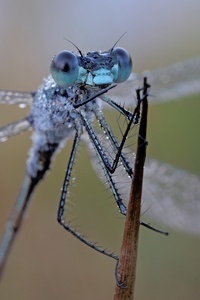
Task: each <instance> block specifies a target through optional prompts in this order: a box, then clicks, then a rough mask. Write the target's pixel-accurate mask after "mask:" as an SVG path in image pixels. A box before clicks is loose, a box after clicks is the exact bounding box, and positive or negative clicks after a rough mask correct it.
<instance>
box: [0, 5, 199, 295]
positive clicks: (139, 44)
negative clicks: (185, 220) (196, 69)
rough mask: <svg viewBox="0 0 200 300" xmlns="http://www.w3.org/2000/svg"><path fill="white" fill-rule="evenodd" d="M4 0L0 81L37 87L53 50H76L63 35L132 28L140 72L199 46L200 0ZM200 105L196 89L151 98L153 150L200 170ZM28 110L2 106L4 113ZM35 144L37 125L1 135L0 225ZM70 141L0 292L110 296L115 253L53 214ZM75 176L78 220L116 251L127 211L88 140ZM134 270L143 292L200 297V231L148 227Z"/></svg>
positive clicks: (83, 43)
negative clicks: (85, 241) (105, 180)
mask: <svg viewBox="0 0 200 300" xmlns="http://www.w3.org/2000/svg"><path fill="white" fill-rule="evenodd" d="M0 6H1V10H0V41H1V47H0V88H1V89H12V90H19V91H29V90H31V91H32V90H35V89H36V88H37V87H38V85H40V84H41V82H42V79H43V77H45V76H47V75H48V73H49V64H50V61H51V57H52V56H53V55H54V54H55V53H57V52H58V51H60V50H63V49H70V50H74V48H73V47H72V45H70V44H69V43H68V42H66V40H64V38H68V39H70V40H72V41H73V42H74V43H75V44H77V46H78V47H79V48H80V49H81V50H82V51H83V52H86V51H88V50H99V49H102V50H105V49H108V48H110V47H111V46H112V45H113V44H114V43H115V41H116V40H117V39H118V38H119V36H120V35H121V34H123V33H124V32H125V31H127V34H126V35H125V36H124V37H123V39H122V40H121V41H120V42H119V46H122V47H124V48H126V49H127V50H128V51H129V52H130V53H131V55H132V57H133V61H134V71H135V72H140V71H143V70H144V69H153V68H156V67H159V66H165V65H167V64H171V63H175V62H177V61H182V60H184V59H188V58H190V57H194V56H198V55H199V54H200V51H199V49H200V41H199V26H200V21H199V10H200V3H199V1H198V0H196V1H195V0H192V1H181V0H179V1H178V0H175V1H159V0H157V1H156V0H152V1H147V0H146V1H144V0H143V1H133V0H132V1H126V0H125V1H105V0H102V1H101V2H96V1H83V2H82V1H76V0H74V1H54V0H52V1H44V0H40V1H25V0H18V1H14V0H9V1H6V0H4V1H3V0H0ZM199 109H200V104H199V97H198V96H195V97H193V98H189V97H188V98H185V99H183V100H180V101H176V102H170V103H166V104H161V105H157V106H151V107H150V113H149V128H148V141H149V146H148V155H149V156H152V157H155V158H157V159H159V160H162V161H165V162H168V163H171V164H173V165H174V166H177V167H181V168H185V169H186V170H188V171H190V172H193V173H195V174H197V175H200V166H199V153H200V142H199ZM27 113H28V110H20V109H19V108H18V107H14V106H13V107H11V106H9V107H6V106H1V111H0V123H1V125H3V124H6V123H8V122H11V121H13V120H16V119H19V118H20V117H21V116H24V115H26V114H27ZM30 145H31V140H30V133H26V134H24V135H21V136H17V137H13V138H12V139H10V140H9V141H7V142H6V143H2V144H1V147H0V159H1V168H0V233H2V232H3V229H4V225H5V223H6V219H7V217H8V215H9V212H10V209H11V207H12V205H13V203H14V202H15V199H16V197H17V195H18V192H19V188H20V184H21V182H22V179H23V176H24V172H25V161H26V158H27V153H28V149H29V148H30ZM70 147H71V143H69V144H68V145H67V146H66V147H65V148H64V149H63V150H62V151H61V153H60V154H59V155H57V157H56V160H55V161H54V163H53V167H52V168H53V170H52V172H51V173H50V174H49V175H48V176H47V177H46V178H45V180H44V181H43V182H42V184H41V185H40V186H39V188H38V189H37V192H36V193H35V195H34V197H33V201H32V204H31V205H30V209H29V211H28V213H27V217H26V220H25V222H24V226H23V229H22V230H21V232H20V234H19V236H18V239H17V242H16V243H15V245H14V247H13V249H12V253H11V255H10V258H9V262H8V265H7V267H6V269H5V273H4V277H3V280H2V282H1V285H0V299H2V300H10V299H29V300H31V299H48V300H51V299H52V300H53V299H58V298H59V299H60V298H61V299H69V300H73V299H76V300H79V299H88V300H90V299H96V300H98V299H105V300H107V299H112V298H113V291H114V284H115V278H114V267H115V264H114V262H113V261H112V260H111V259H108V258H107V257H103V256H102V255H100V254H99V253H95V252H94V251H92V250H91V249H88V248H87V247H86V246H85V245H82V244H81V243H80V242H79V241H77V240H76V239H75V238H74V237H72V236H70V235H69V234H68V233H66V232H64V230H63V229H62V228H61V227H60V226H59V225H58V223H57V221H56V214H57V206H58V201H59V194H60V189H61V185H62V181H63V174H64V171H65V167H66V163H67V161H68V155H69V151H70ZM76 176H77V191H76V193H75V194H74V195H72V197H71V198H70V201H71V203H72V204H71V205H73V203H75V204H74V205H75V209H74V210H73V211H76V212H77V214H76V215H75V216H76V217H77V219H76V220H75V224H77V226H78V228H79V230H80V231H81V232H83V233H86V235H87V236H88V237H89V238H90V239H91V240H92V241H97V242H98V243H99V244H100V245H103V246H105V247H108V248H109V249H111V250H113V251H116V252H117V253H119V249H120V242H121V236H122V231H123V224H124V220H123V218H122V217H121V216H120V215H119V213H118V211H117V209H116V206H115V204H114V200H113V199H110V198H109V196H110V195H109V193H108V192H107V191H105V187H104V186H103V184H102V183H101V182H100V181H99V180H98V178H97V176H96V174H95V173H94V172H93V170H92V168H91V166H90V164H89V159H88V156H87V152H86V151H85V148H84V147H82V148H81V150H80V151H79V158H78V161H77V171H76ZM76 217H74V215H72V219H75V218H76ZM191 218H192V216H191ZM84 221H85V223H84ZM160 226H161V227H163V226H162V225H160ZM137 271H138V272H137V281H136V299H137V300H139V299H140V300H143V299H154V300H156V299H159V300H160V299H164V300H165V299H171V300H175V299H176V300H177V299H181V300H186V299H200V285H199V281H200V239H199V238H198V237H196V236H189V235H186V234H184V233H180V232H173V231H172V230H171V229H170V236H169V237H163V236H161V235H158V234H155V233H154V232H151V231H149V230H146V229H144V228H141V230H140V243H139V259H138V264H137Z"/></svg>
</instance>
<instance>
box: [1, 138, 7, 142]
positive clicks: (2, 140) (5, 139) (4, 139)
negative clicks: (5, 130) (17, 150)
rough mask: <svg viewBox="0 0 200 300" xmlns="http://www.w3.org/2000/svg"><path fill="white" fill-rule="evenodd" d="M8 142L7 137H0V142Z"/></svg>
mask: <svg viewBox="0 0 200 300" xmlns="http://www.w3.org/2000/svg"><path fill="white" fill-rule="evenodd" d="M7 140H8V138H7V137H2V138H0V142H2V143H3V142H6V141H7Z"/></svg>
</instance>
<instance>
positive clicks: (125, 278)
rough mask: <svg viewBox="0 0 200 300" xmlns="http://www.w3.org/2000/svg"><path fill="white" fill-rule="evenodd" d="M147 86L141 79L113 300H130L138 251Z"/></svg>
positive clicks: (132, 294) (144, 151)
mask: <svg viewBox="0 0 200 300" xmlns="http://www.w3.org/2000/svg"><path fill="white" fill-rule="evenodd" d="M148 88H149V85H148V84H147V81H146V78H144V88H143V98H142V101H141V105H142V115H141V121H140V127H139V135H138V145H137V152H136V159H135V166H134V174H133V180H132V184H131V191H130V197H129V204H128V210H127V215H126V222H125V227H124V234H123V240H122V246H121V251H120V259H119V263H118V266H117V274H118V275H117V276H118V280H119V281H120V282H121V285H119V283H117V284H116V287H115V294H114V300H133V299H134V289H135V279H136V262H137V250H138V237H139V227H140V208H141V198H142V183H143V170H144V163H145V158H146V146H147V142H146V130H147V112H148V101H147V96H148V95H147V89H148ZM140 92H141V90H138V91H137V96H138V97H139V98H138V100H139V101H140Z"/></svg>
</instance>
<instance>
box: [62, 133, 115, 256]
mask: <svg viewBox="0 0 200 300" xmlns="http://www.w3.org/2000/svg"><path fill="white" fill-rule="evenodd" d="M81 134H82V131H81V129H80V130H79V129H78V130H77V131H76V134H75V138H74V143H73V146H72V150H71V154H70V158H69V162H68V166H67V170H66V173H65V179H64V182H63V188H62V193H61V197H60V203H59V208H58V215H57V220H58V222H59V224H60V225H61V226H62V227H63V228H64V229H65V230H67V231H68V232H70V233H71V234H72V235H74V236H75V237H76V238H77V239H79V240H80V241H81V242H83V243H84V244H86V245H87V246H89V247H90V248H92V249H94V250H96V251H98V252H100V253H102V254H104V255H106V256H109V257H111V258H113V259H115V260H118V256H116V255H114V254H113V253H111V252H109V251H107V250H105V249H101V248H99V247H98V246H96V244H95V243H92V242H90V241H88V240H87V239H86V238H85V237H84V236H82V235H81V234H80V233H78V232H77V231H76V230H74V229H73V228H71V226H70V225H69V224H67V223H65V220H64V210H65V205H66V198H67V193H68V188H69V183H70V179H71V174H72V169H73V165H74V161H75V158H76V153H77V149H78V144H79V142H80V137H81Z"/></svg>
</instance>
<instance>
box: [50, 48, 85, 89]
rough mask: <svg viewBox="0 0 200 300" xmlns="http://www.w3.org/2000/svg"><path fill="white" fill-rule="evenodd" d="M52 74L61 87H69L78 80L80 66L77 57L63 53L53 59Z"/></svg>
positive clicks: (70, 53)
mask: <svg viewBox="0 0 200 300" xmlns="http://www.w3.org/2000/svg"><path fill="white" fill-rule="evenodd" d="M50 72H51V75H52V77H53V79H54V80H55V82H56V83H57V84H58V85H59V86H61V87H68V86H70V85H72V84H74V82H75V81H76V80H77V78H78V72H79V65H78V58H77V56H76V55H75V54H74V53H73V52H70V51H62V52H60V53H58V54H57V55H55V56H54V57H53V59H52V62H51V66H50Z"/></svg>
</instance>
